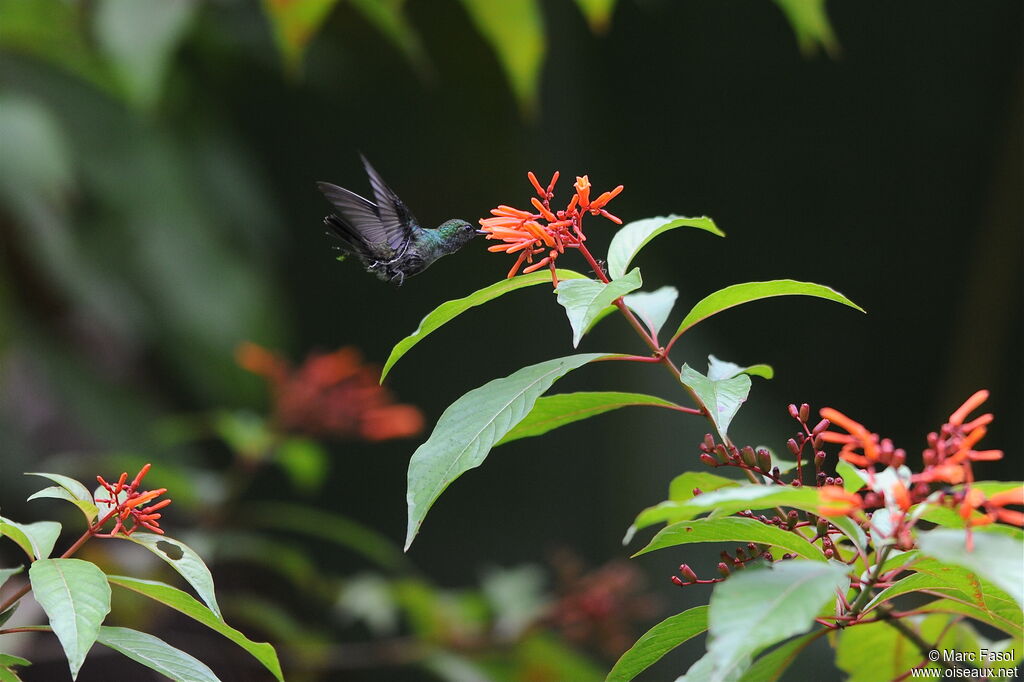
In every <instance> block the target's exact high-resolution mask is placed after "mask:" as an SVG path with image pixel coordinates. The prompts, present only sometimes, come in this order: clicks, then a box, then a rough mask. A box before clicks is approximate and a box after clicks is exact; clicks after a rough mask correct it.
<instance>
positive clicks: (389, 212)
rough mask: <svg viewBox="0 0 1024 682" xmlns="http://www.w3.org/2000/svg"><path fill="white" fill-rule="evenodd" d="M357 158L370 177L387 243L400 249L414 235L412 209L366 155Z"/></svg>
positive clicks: (414, 223) (415, 223)
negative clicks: (361, 161) (389, 185)
mask: <svg viewBox="0 0 1024 682" xmlns="http://www.w3.org/2000/svg"><path fill="white" fill-rule="evenodd" d="M359 158H361V159H362V160H363V167H364V168H366V174H367V175H368V176H369V177H370V186H371V187H373V196H374V198H375V199H376V200H377V213H378V214H379V215H380V222H381V224H382V225H383V226H384V232H385V234H386V235H387V241H388V244H390V245H391V248H393V249H395V251H401V250H402V249H403V248H404V247H405V245H406V244H408V243H409V241H410V240H412V238H413V237H414V236H415V235H414V234H413V228H414V227H415V226H417V225H418V223H417V222H416V218H415V216H413V214H412V211H410V210H409V209H408V207H407V206H406V205H405V204H404V203H403V202H402V200H401V199H399V198H398V195H397V194H395V192H394V190H392V189H391V188H390V187H388V185H387V183H386V182H384V178H382V177H381V176H380V173H378V172H377V171H376V170H375V169H374V167H373V166H371V165H370V162H369V161H367V160H366V157H365V156H363V155H362V154H360V155H359Z"/></svg>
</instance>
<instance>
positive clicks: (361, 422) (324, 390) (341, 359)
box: [236, 343, 423, 442]
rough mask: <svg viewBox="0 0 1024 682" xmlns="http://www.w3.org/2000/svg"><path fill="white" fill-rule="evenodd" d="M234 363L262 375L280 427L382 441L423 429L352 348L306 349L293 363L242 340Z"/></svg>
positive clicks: (420, 417) (414, 412) (416, 412)
mask: <svg viewBox="0 0 1024 682" xmlns="http://www.w3.org/2000/svg"><path fill="white" fill-rule="evenodd" d="M236 357H237V360H238V364H239V365H241V366H242V367H243V368H245V369H247V370H249V371H250V372H252V373H254V374H258V375H260V376H262V377H264V378H266V379H267V381H268V382H269V383H270V388H271V392H272V396H273V414H274V421H275V423H276V425H277V426H278V428H280V429H282V430H285V431H293V432H299V433H306V434H310V435H313V436H335V437H342V438H362V439H363V440H368V441H374V442H375V441H383V440H389V439H392V438H407V437H409V436H413V435H415V434H417V433H419V432H420V430H421V429H422V428H423V415H422V414H421V413H420V411H419V410H418V409H417V408H416V407H414V406H412V405H403V404H397V403H395V402H394V399H393V398H392V396H391V393H390V392H389V391H388V390H387V389H386V388H384V387H383V386H380V384H379V383H378V381H377V377H378V376H379V371H378V370H377V368H376V367H373V366H372V365H367V364H364V363H363V361H362V358H361V356H360V354H359V352H358V351H357V350H356V349H354V348H341V349H339V350H337V351H334V352H333V353H311V354H310V355H309V356H308V357H307V358H306V361H305V362H304V363H303V364H302V365H301V366H300V367H298V368H292V367H291V366H290V365H289V364H288V362H287V361H286V360H285V359H283V358H282V357H280V356H279V355H277V354H276V353H273V352H271V351H269V350H267V349H266V348H263V347H261V346H258V345H256V344H254V343H244V344H242V345H241V346H240V347H239V348H238V351H237V353H236Z"/></svg>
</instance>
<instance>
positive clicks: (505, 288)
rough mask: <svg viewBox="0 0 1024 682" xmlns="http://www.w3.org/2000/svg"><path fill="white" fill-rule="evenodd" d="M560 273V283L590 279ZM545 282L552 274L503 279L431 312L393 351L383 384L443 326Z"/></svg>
mask: <svg viewBox="0 0 1024 682" xmlns="http://www.w3.org/2000/svg"><path fill="white" fill-rule="evenodd" d="M556 273H557V275H558V279H559V280H566V279H586V278H585V277H584V276H583V275H581V274H580V273H578V272H573V271H572V270H556ZM545 282H551V273H550V272H531V273H530V274H528V275H520V276H518V277H513V278H511V279H503V280H501V281H500V282H495V283H494V284H491V285H490V286H486V287H484V288H483V289H479V290H477V291H474V292H473V293H472V294H470V295H469V296H464V297H463V298H456V299H453V300H451V301H445V302H444V303H442V304H441V305H439V306H437V307H436V308H434V309H433V310H432V311H430V313H428V314H427V316H426V317H424V318H423V320H422V321H420V325H419V326H418V327H416V331H414V332H413V333H412V334H410V335H409V336H407V337H405V338H404V339H402V340H401V341H399V342H398V343H396V344H395V347H394V348H392V349H391V354H390V355H389V356H388V359H387V362H385V363H384V369H383V370H381V373H380V380H381V383H383V382H384V377H386V376H387V375H388V372H390V371H391V368H392V367H394V365H395V363H396V362H398V360H399V359H400V358H401V357H402V356H403V355H405V354H406V353H408V352H409V349H410V348H412V347H413V346H415V345H416V344H417V343H419V342H420V341H422V340H423V339H424V338H426V337H427V335H429V334H430V333H432V332H434V331H436V330H437V329H438V328H439V327H441V326H442V325H444V324H446V323H447V322H450V321H451V320H452V319H454V318H456V317H458V316H459V315H461V314H462V313H464V312H466V311H467V310H469V309H470V308H475V307H476V306H478V305H483V304H484V303H487V302H488V301H491V300H494V299H496V298H498V297H499V296H504V295H505V294H507V293H509V292H510V291H515V290H516V289H522V288H523V287H529V286H533V285H535V284H543V283H545Z"/></svg>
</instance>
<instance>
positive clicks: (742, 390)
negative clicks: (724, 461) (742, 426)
mask: <svg viewBox="0 0 1024 682" xmlns="http://www.w3.org/2000/svg"><path fill="white" fill-rule="evenodd" d="M679 381H680V382H682V384H683V385H684V386H686V387H687V388H688V389H690V390H691V391H692V392H693V393H694V395H696V396H697V398H698V399H699V400H700V402H701V404H702V405H703V406H704V407H705V408H706V409H707V412H708V416H709V417H710V418H711V421H712V422H713V423H714V425H715V428H716V429H717V430H718V433H719V435H721V436H722V438H726V437H727V432H728V430H729V424H731V423H732V420H733V417H735V416H736V413H737V412H738V411H739V409H740V405H742V404H743V403H744V402H745V401H746V400H747V395H748V394H749V393H750V377H749V376H747V375H746V374H739V375H737V376H734V377H732V378H731V379H720V380H718V381H714V380H712V379H709V378H708V377H706V376H704V375H703V374H701V373H700V372H698V371H697V370H695V369H693V368H692V367H690V366H689V365H683V367H682V369H681V370H680V371H679Z"/></svg>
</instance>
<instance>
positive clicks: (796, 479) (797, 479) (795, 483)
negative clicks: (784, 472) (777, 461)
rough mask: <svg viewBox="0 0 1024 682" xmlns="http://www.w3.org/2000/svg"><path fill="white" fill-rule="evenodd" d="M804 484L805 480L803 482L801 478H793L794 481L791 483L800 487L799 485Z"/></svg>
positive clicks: (795, 486)
mask: <svg viewBox="0 0 1024 682" xmlns="http://www.w3.org/2000/svg"><path fill="white" fill-rule="evenodd" d="M803 484H804V482H803V481H801V480H800V479H799V478H794V479H793V482H792V483H790V485H792V486H793V487H794V488H799V487H800V486H802V485H803Z"/></svg>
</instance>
